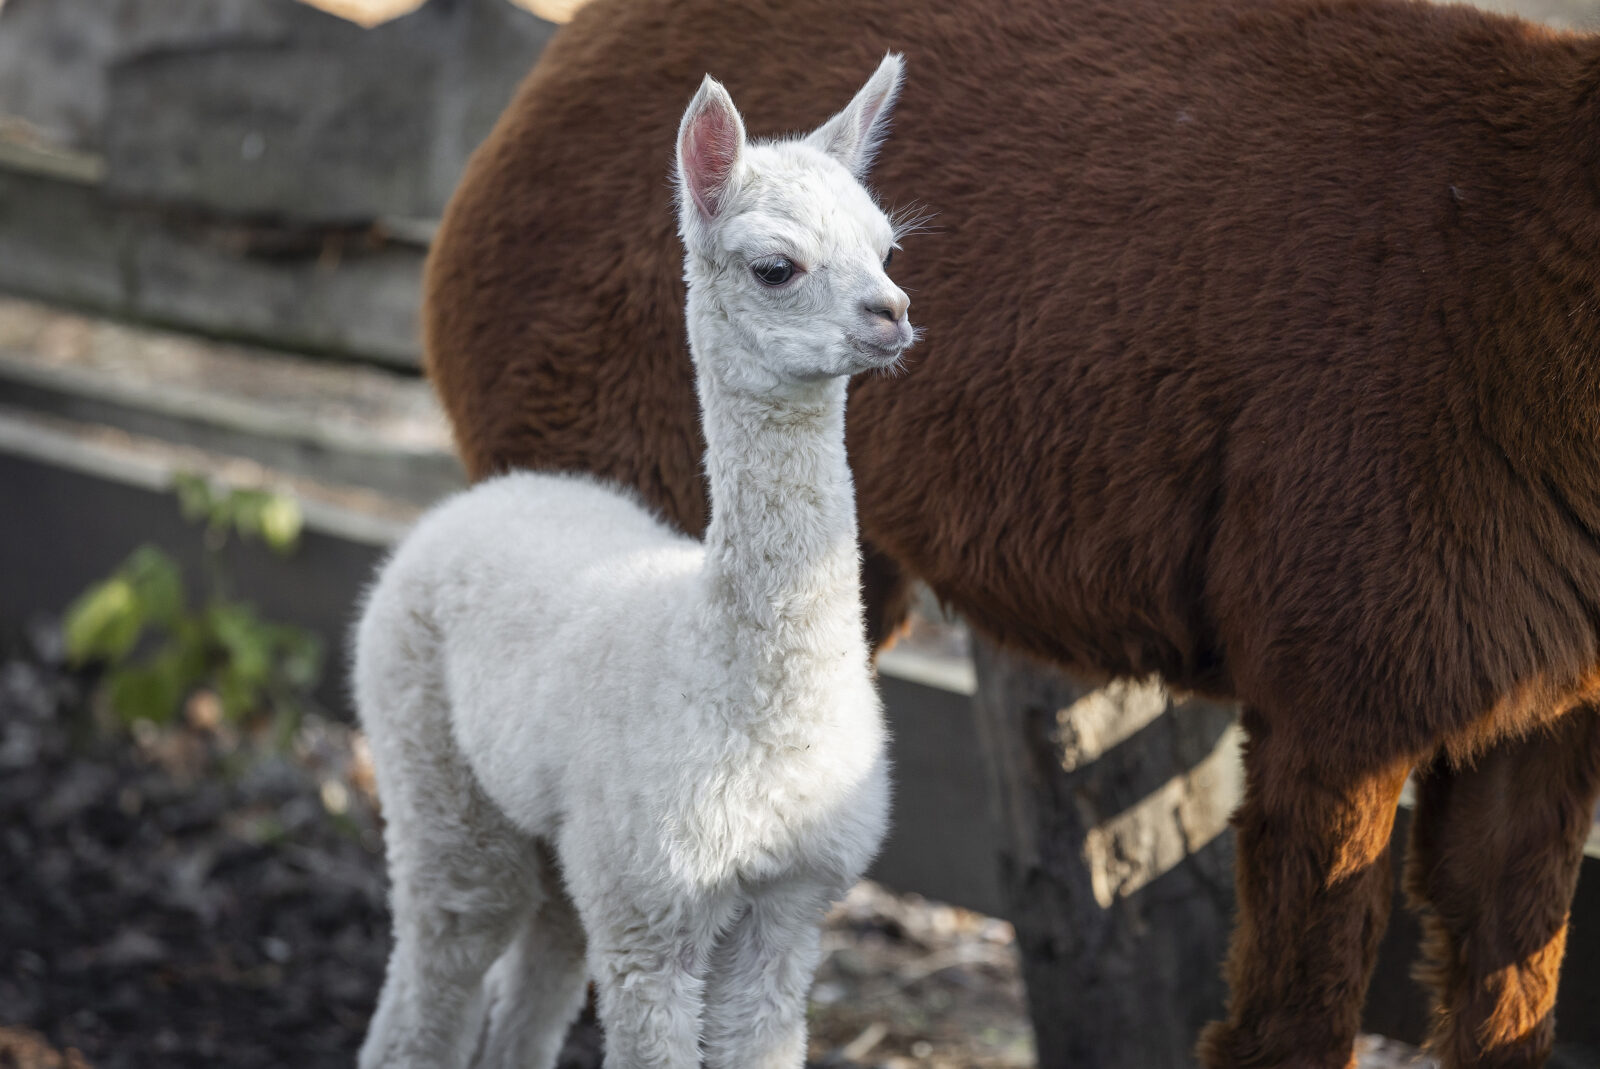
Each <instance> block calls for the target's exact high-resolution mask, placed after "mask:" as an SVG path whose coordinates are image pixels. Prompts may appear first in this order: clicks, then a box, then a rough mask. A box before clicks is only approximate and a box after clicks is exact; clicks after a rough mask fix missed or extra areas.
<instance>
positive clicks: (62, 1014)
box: [0, 630, 388, 1069]
mask: <svg viewBox="0 0 1600 1069" xmlns="http://www.w3.org/2000/svg"><path fill="white" fill-rule="evenodd" d="M4 653H5V654H6V656H4V657H0V828H3V831H0V1025H21V1026H25V1027H28V1028H31V1029H34V1030H36V1031H38V1032H40V1033H42V1034H43V1035H44V1036H46V1037H47V1038H48V1039H49V1040H50V1041H51V1042H52V1043H54V1044H57V1045H58V1046H61V1047H76V1048H77V1049H78V1050H80V1051H82V1052H83V1054H84V1055H85V1056H87V1058H88V1059H89V1060H90V1061H91V1062H92V1063H93V1064H94V1065H96V1066H98V1067H99V1069H119V1067H123V1066H126V1067H129V1069H134V1067H143V1066H153V1065H163V1066H174V1067H177V1066H208V1067H209V1066H215V1065H218V1064H226V1065H229V1066H238V1067H241V1069H245V1067H254V1066H263V1067H265V1066H273V1067H279V1066H286V1065H294V1066H298V1067H304V1069H313V1067H320V1066H341V1067H342V1066H349V1065H350V1064H352V1062H353V1058H354V1054H355V1050H356V1047H357V1045H358V1044H359V1042H360V1038H361V1035H362V1030H363V1028H364V1026H365V1023H366V1019H367V1015H368V1013H369V1012H370V1011H371V1007H372V1004H373V1001H374V998H375V996H376V993H377V985H378V983H379V980H380V978H381V976H382V974H383V965H384V957H385V954H386V953H387V940H388V936H387V924H388V918H387V912H386V909H385V906H384V885H383V881H382V877H381V873H380V869H379V867H378V866H377V865H375V864H374V849H375V845H376V843H377V825H376V821H375V819H374V817H373V815H372V813H371V811H370V809H368V808H367V807H365V806H364V805H362V804H360V800H359V799H355V800H354V801H351V802H350V804H349V805H348V806H347V808H346V810H345V812H344V813H342V814H336V813H334V812H330V810H329V808H328V807H327V806H326V805H323V804H321V797H320V784H319V783H318V781H317V776H316V770H315V762H314V760H313V761H309V762H303V761H296V760H293V759H291V758H289V757H288V756H276V755H272V756H261V755H253V754H250V753H249V751H248V746H249V743H247V742H240V741H239V740H237V739H236V738H234V737H232V735H231V733H228V732H217V731H195V730H181V731H175V732H168V733H155V732H148V731H147V732H143V733H141V734H140V736H139V738H138V739H137V741H133V742H131V744H130V741H129V740H127V739H125V738H117V737H115V736H114V735H113V736H110V737H108V736H107V735H106V734H105V733H104V732H102V731H98V730H96V729H95V728H94V725H93V724H92V723H91V715H90V713H89V704H88V702H87V700H86V694H87V681H86V680H85V679H84V678H83V677H81V676H76V675H73V674H70V673H66V672H64V671H61V670H60V666H59V664H58V663H57V656H56V654H57V650H56V645H55V642H54V639H53V638H52V637H51V635H50V633H49V632H47V631H43V630H41V631H40V632H38V633H36V634H35V635H34V636H33V639H32V641H28V642H25V643H12V644H11V648H10V649H7V650H5V651H4ZM306 756H310V757H312V758H314V757H315V756H316V755H315V754H309V755H306ZM346 800H347V801H350V800H349V798H348V795H347V799H346Z"/></svg>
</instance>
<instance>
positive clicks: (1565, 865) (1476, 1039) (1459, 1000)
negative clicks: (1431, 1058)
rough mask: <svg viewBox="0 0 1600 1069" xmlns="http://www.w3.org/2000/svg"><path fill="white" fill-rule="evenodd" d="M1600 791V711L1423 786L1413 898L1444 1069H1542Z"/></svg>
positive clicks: (1442, 772) (1437, 774)
mask: <svg viewBox="0 0 1600 1069" xmlns="http://www.w3.org/2000/svg"><path fill="white" fill-rule="evenodd" d="M1597 794H1600V714H1597V713H1596V711H1595V710H1593V709H1581V710H1578V711H1576V712H1573V713H1569V714H1568V715H1567V716H1565V717H1564V718H1562V719H1561V720H1560V721H1558V722H1557V723H1556V724H1555V725H1553V726H1552V727H1551V729H1550V730H1548V731H1545V732H1540V733H1538V734H1535V735H1533V736H1531V737H1529V738H1524V739H1517V740H1512V741H1507V742H1503V743H1501V744H1499V745H1498V746H1496V747H1495V748H1494V749H1492V750H1490V751H1489V752H1488V753H1486V754H1485V755H1483V756H1482V757H1481V758H1480V759H1479V760H1478V761H1476V762H1475V763H1473V764H1472V765H1471V766H1470V767H1466V768H1459V769H1451V768H1450V767H1449V765H1448V764H1447V763H1445V762H1444V761H1443V760H1441V761H1439V762H1436V763H1435V764H1434V765H1433V766H1432V767H1431V768H1430V769H1429V770H1428V772H1427V774H1426V775H1425V776H1424V777H1422V778H1421V779H1420V781H1419V783H1418V804H1417V812H1416V816H1415V818H1414V823H1413V825H1412V828H1413V830H1412V836H1411V855H1410V859H1409V861H1408V864H1407V866H1406V889H1407V892H1408V893H1409V895H1410V896H1411V898H1412V901H1413V902H1414V903H1415V905H1416V906H1417V907H1418V909H1419V911H1420V913H1421V915H1422V921H1423V931H1424V934H1425V945H1424V956H1425V963H1424V966H1423V969H1422V970H1421V972H1422V975H1423V977H1424V978H1425V979H1426V980H1428V981H1429V982H1430V983H1431V985H1432V987H1433V990H1434V998H1435V1016H1434V1024H1433V1029H1432V1035H1431V1037H1430V1046H1432V1047H1433V1049H1434V1050H1435V1052H1436V1053H1437V1054H1438V1056H1439V1057H1440V1059H1441V1061H1442V1063H1443V1065H1444V1066H1445V1069H1462V1067H1465V1066H1474V1067H1480V1066H1481V1067H1489V1066H1493V1067H1497V1069H1498V1067H1507V1069H1509V1067H1513V1066H1515V1067H1529V1069H1531V1067H1533V1066H1539V1065H1543V1064H1544V1061H1545V1058H1546V1057H1547V1056H1548V1055H1549V1053H1550V1045H1551V1042H1552V1041H1553V1039H1554V1035H1555V1015H1554V1009H1555V1000H1556V983H1557V979H1558V974H1559V972H1560V968H1561V956H1562V952H1563V950H1564V949H1565V946H1566V932H1567V911H1568V908H1569V907H1570V906H1571V903H1572V893H1573V888H1574V886H1575V885H1576V883H1577V878H1578V867H1579V865H1580V863H1581V862H1582V860H1583V843H1584V839H1585V837H1586V836H1587V835H1588V832H1589V828H1590V825H1591V822H1592V820H1593V814H1594V806H1595V799H1596V795H1597Z"/></svg>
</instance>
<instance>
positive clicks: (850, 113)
mask: <svg viewBox="0 0 1600 1069" xmlns="http://www.w3.org/2000/svg"><path fill="white" fill-rule="evenodd" d="M900 70H901V64H900V58H899V57H898V56H895V55H890V56H888V57H886V58H885V59H884V61H883V63H882V65H881V66H880V67H879V68H878V70H877V72H876V73H875V74H874V75H873V76H872V78H871V79H870V80H869V81H868V82H867V83H866V85H865V86H864V87H863V88H862V89H861V91H860V92H859V93H858V94H857V95H856V97H855V99H854V100H853V101H851V103H850V105H849V107H847V108H846V109H845V110H844V111H842V112H840V113H839V114H838V115H836V116H834V117H833V118H832V119H830V120H829V121H828V122H827V123H826V124H824V125H823V126H822V127H821V128H820V129H818V130H817V131H816V132H814V133H812V134H810V135H809V136H807V137H805V138H803V139H798V140H789V141H778V142H774V143H762V144H753V143H748V142H747V141H746V139H745V133H744V125H743V123H742V121H741V120H740V118H739V114H738V112H737V111H736V110H735V109H734V106H733V102H732V101H731V100H730V99H729V97H728V94H727V92H726V91H725V90H724V89H723V88H722V86H720V85H719V84H717V83H716V82H715V81H713V80H711V79H710V78H707V79H706V80H705V82H704V84H703V85H702V86H701V87H700V91H699V93H698V94H696V96H695V98H694V100H693V102H692V103H691V104H690V105H689V109H688V111H687V112H686V113H685V115H684V117H683V122H682V125H681V126H680V128H679V132H678V179H679V229H680V233H681V235H682V238H683V243H684V246H685V250H686V256H685V268H684V272H685V278H686V280H687V282H688V309H687V310H688V325H689V340H690V347H691V350H692V352H693V355H694V365H695V373H696V383H697V387H698V390H699V395H700V405H701V410H702V416H703V420H704V427H705V436H706V443H707V455H706V470H707V474H708V478H709V482H710V491H711V504H712V519H711V524H710V527H709V529H708V530H707V532H706V537H705V541H704V543H701V542H697V541H694V540H692V539H688V538H685V537H683V536H682V535H680V534H677V533H675V532H674V531H672V530H670V529H668V528H667V527H666V526H665V525H663V524H662V523H661V522H659V521H658V520H657V519H655V518H654V517H653V516H652V515H651V514H650V512H648V511H647V510H645V509H644V508H641V507H640V506H639V504H638V503H637V501H636V500H635V499H634V498H633V497H631V496H630V495H628V494H625V493H623V492H620V491H619V490H617V489H616V488H614V487H610V486H606V485H601V484H598V483H596V482H594V481H592V480H590V479H587V478H579V477H573V476H560V475H534V474H516V475H508V476H505V477H503V478H499V479H496V480H493V481H491V482H487V483H484V484H482V485H480V486H478V487H476V488H474V489H472V490H470V491H467V492H466V493H463V494H461V495H459V496H457V497H455V498H453V499H451V500H450V501H448V502H446V503H445V504H443V505H441V506H440V507H439V508H437V509H435V510H434V511H433V512H431V513H429V514H428V515H427V516H426V517H425V518H424V519H423V520H422V522H421V523H420V524H419V525H418V526H417V528H416V530H415V531H414V532H412V534H411V535H410V536H409V537H408V538H407V539H406V540H405V541H404V543H403V544H402V545H401V546H400V548H399V549H398V550H397V551H396V553H395V555H394V557H393V559H392V560H391V561H390V562H389V564H388V565H387V567H386V568H385V569H384V572H383V574H382V576H381V578H380V579H379V581H378V584H377V586H376V587H375V589H374V590H373V591H372V594H371V598H370V600H369V602H368V604H367V607H366V612H365V615H364V616H363V618H362V620H361V624H360V627H359V630H358V632H357V650H356V665H355V689H356V698H357V701H358V704H359V707H360V712H361V719H362V722H363V724H364V725H365V726H366V730H367V732H368V734H369V736H370V739H371V743H372V751H373V757H374V760H375V763H376V766H377V779H378V790H379V794H380V795H381V797H382V800H383V807H384V815H385V817H386V819H387V822H388V826H387V845H388V860H389V871H390V876H391V879H392V883H393V905H394V923H395V948H394V954H393V957H392V958H391V959H390V962H389V971H388V977H387V979H386V981H385V983H384V988H383V995H382V997H381V999H380V1000H379V1004H378V1009H377V1012H376V1013H375V1014H374V1016H373V1020H372V1024H371V1027H370V1030H369V1032H368V1035H367V1039H366V1043H365V1045H364V1046H363V1047H362V1050H361V1062H360V1064H361V1066H362V1067H363V1069H377V1067H379V1066H383V1067H389V1069H398V1067H410V1069H447V1067H460V1066H466V1065H468V1064H473V1065H481V1066H492V1067H496V1069H512V1067H516V1069H543V1067H548V1066H550V1065H552V1064H553V1063H554V1061H555V1058H556V1054H557V1051H558V1049H559V1047H560V1045H561V1042H562V1039H563V1036H564V1034H565V1031H566V1028H567V1025H568V1023H569V1021H570V1020H571V1019H572V1017H573V1016H574V1015H575V1013H576V1011H577V1010H578V1008H579V1006H580V1004H581V1002H582V999H583V992H584V985H585V979H586V977H587V978H592V979H593V980H594V981H595V983H596V985H597V988H598V992H599V1007H600V1016H601V1022H602V1024H603V1025H604V1028H605V1034H606V1050H607V1065H608V1066H611V1067H613V1069H618V1067H623V1069H634V1067H646V1066H651V1067H663V1069H665V1067H671V1069H695V1067H697V1066H699V1065H700V1064H701V1059H702V1057H703V1058H704V1059H705V1062H706V1064H708V1065H710V1066H712V1067H718V1069H778V1067H783V1069H795V1067H798V1066H800V1065H801V1064H802V1062H803V1060H804V1053H805V1008H806V993H807V990H808V989H809V987H810V984H811V978H812V974H813V971H814V969H815V966H816V961H817V955H818V935H819V925H820V922H821V919H822V915H823V913H824V911H825V910H826V908H827V906H828V904H829V902H830V901H832V900H833V899H835V898H837V897H838V896H839V895H840V894H842V893H843V892H844V890H845V889H846V888H847V887H848V886H849V885H850V884H851V883H852V882H853V881H855V880H856V879H857V878H858V877H859V876H860V875H861V873H862V872H863V870H864V869H865V868H866V866H867V864H868V862H869V861H870V860H871V858H872V856H873V854H874V853H875V852H876V850H877V848H878V843H879V840H880V839H881V838H882V835H883V831H884V825H885V819H886V811H887V805H888V785H887V767H886V759H885V754H884V742H885V740H884V728H883V723H882V716H881V710H880V708H879V703H878V698H877V695H876V692H875V690H874V688H873V684H872V679H871V676H870V668H869V665H868V658H867V647H866V643H865V640H864V638H863V628H862V618H861V602H860V588H859V562H858V559H857V548H856V519H855V499H854V491H853V488H852V484H851V479H850V470H849V468H848V466H847V465H846V462H845V448H844V409H845V386H846V380H847V378H848V376H850V375H852V374H854V373H856V372H860V371H866V370H872V369H884V368H889V367H892V366H893V365H894V364H895V363H896V362H897V361H898V360H899V358H900V355H901V353H902V352H903V351H904V350H905V348H906V347H907V346H909V345H910V344H911V341H912V331H911V328H910V326H909V325H908V324H907V321H906V307H907V304H908V302H907V299H906V296H905V294H904V293H902V292H901V291H900V290H899V289H898V288H897V287H896V286H895V285H894V284H893V283H892V282H890V281H889V278H888V276H887V275H886V274H885V268H886V266H887V259H888V255H889V252H890V249H891V248H892V246H893V243H894V232H893V229H892V227H891V225H890V223H889V221H888V220H887V219H886V218H885V217H884V215H883V213H882V212H881V211H879V209H878V208H877V206H876V205H875V204H874V203H873V200H872V198H871V196H870V195H869V194H868V193H867V192H866V191H865V190H864V189H863V188H862V187H861V185H860V183H859V181H858V179H859V177H860V176H861V175H862V174H864V172H865V170H866V167H867V165H868V163H869V162H870V159H871V155H872V152H873V150H874V148H875V146H876V143H877V141H878V139H879V137H880V136H881V134H882V131H883V127H884V124H885V122H886V120H887V117H888V112H889V109H890V106H891V105H892V103H893V100H894V96H895V94H896V92H897V90H898V87H899V82H900ZM558 252H559V250H552V253H558Z"/></svg>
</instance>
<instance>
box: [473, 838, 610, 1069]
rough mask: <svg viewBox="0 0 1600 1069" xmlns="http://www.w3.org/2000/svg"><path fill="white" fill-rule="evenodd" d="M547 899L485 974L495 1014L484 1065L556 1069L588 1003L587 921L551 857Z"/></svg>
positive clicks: (546, 869) (544, 873)
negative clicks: (583, 920) (569, 1030)
mask: <svg viewBox="0 0 1600 1069" xmlns="http://www.w3.org/2000/svg"><path fill="white" fill-rule="evenodd" d="M540 869H541V878H542V883H543V891H544V895H545V897H544V900H543V903H542V904H541V905H540V906H539V908H538V909H537V910H535V911H533V912H532V913H530V914H529V915H528V917H527V919H526V920H525V921H524V922H523V926H522V928H521V929H520V930H519V931H518V932H517V934H516V936H515V937H514V938H513V939H512V941H511V945H510V946H509V947H507V948H506V951H505V953H504V954H502V955H500V959H499V960H498V961H496V962H495V963H494V967H493V968H491V969H490V970H489V975H488V976H487V977H485V978H484V991H485V994H486V995H487V998H488V1001H489V1019H488V1024H487V1031H486V1033H485V1037H484V1042H483V1048H482V1051H481V1053H480V1055H479V1057H478V1059H477V1061H476V1062H475V1063H474V1065H475V1066H477V1069H550V1067H551V1066H553V1065H555V1064H556V1059H557V1057H558V1056H559V1055H560V1054H561V1046H562V1043H563V1042H564V1041H565V1040H566V1037H567V1028H568V1026H569V1025H571V1023H572V1020H573V1018H574V1017H576V1016H577V1014H578V1011H579V1010H580V1009H582V1008H583V995H584V989H585V987H586V986H587V978H588V973H587V972H586V971H585V968H584V937H583V924H582V923H581V922H580V921H579V919H578V913H577V911H576V910H575V909H574V908H573V906H572V901H571V899H569V898H568V897H567V895H566V891H565V890H564V889H563V888H562V886H561V877H560V873H559V871H558V870H557V869H556V867H555V865H554V864H553V863H551V862H550V860H549V859H548V857H546V858H545V861H544V863H543V864H542V865H541V866H540Z"/></svg>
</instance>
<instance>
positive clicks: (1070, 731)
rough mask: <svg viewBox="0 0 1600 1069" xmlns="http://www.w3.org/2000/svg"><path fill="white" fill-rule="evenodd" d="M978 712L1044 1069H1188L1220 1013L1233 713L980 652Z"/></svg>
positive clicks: (1235, 761) (1006, 887)
mask: <svg viewBox="0 0 1600 1069" xmlns="http://www.w3.org/2000/svg"><path fill="white" fill-rule="evenodd" d="M976 645H977V649H976V659H977V668H978V693H977V700H976V702H975V708H976V713H977V717H978V733H979V737H980V739H981V740H982V743H983V747H984V750H985V759H986V763H987V766H988V770H989V775H990V778H991V785H992V789H993V797H994V798H995V799H996V800H997V802H998V804H999V806H1000V809H1001V813H1000V821H999V823H1000V826H1001V829H1002V841H1001V843H1000V850H999V853H1000V881H1001V887H1002V893H1003V895H1004V897H1005V899H1006V901H1007V902H1008V906H1009V915H1010V919H1011V920H1012V921H1013V923H1014V924H1015V925H1016V928H1017V936H1018V943H1019V946H1020V947H1021V950H1022V955H1023V971H1024V976H1025V978H1026V980H1027V984H1028V1001H1029V1007H1030V1010H1031V1012H1032V1016H1033V1024H1034V1029H1035V1031H1036V1033H1037V1038H1038V1048H1039V1065H1040V1066H1041V1069H1100V1067H1105V1069H1126V1067H1129V1066H1138V1067H1140V1069H1169V1067H1171V1069H1176V1067H1185V1066H1191V1065H1193V1064H1195V1063H1194V1057H1193V1053H1192V1051H1193V1047H1194V1042H1195V1039H1196V1036H1197V1035H1198V1033H1199V1030H1200V1027H1201V1026H1202V1025H1203V1024H1204V1023H1205V1022H1206V1021H1208V1020H1211V1019H1213V1018H1215V1017H1216V1016H1217V1015H1219V1014H1220V1013H1221V1012H1222V1004H1223V995H1224V986H1223V982H1222V962H1223V958H1224V956H1225V954H1226V950H1227V940H1228V932H1229V928H1230V926H1231V921H1232V909H1233V835H1232V830H1231V829H1230V828H1228V826H1227V818H1228V814H1229V813H1230V812H1231V811H1232V809H1233V806H1234V805H1235V804H1236V801H1237V798H1238V794H1239V789H1240V787H1241V785H1242V774H1243V773H1242V769H1241V767H1240V763H1239V757H1238V740H1239V738H1240V731H1239V728H1238V727H1237V725H1236V723H1235V720H1236V716H1235V709H1234V708H1233V707H1232V706H1228V705H1219V704H1215V703H1212V702H1206V701H1200V700H1188V701H1175V700H1174V699H1173V698H1172V697H1171V696H1170V695H1169V694H1168V692H1167V691H1166V690H1165V688H1163V687H1161V686H1160V685H1158V684H1155V683H1113V684H1110V685H1108V686H1104V687H1100V688H1095V687H1092V686H1089V685H1086V684H1084V683H1081V682H1077V681H1075V680H1073V679H1071V678H1070V677H1068V676H1066V675H1063V674H1061V673H1059V672H1055V671H1052V670H1049V669H1046V668H1043V667H1041V666H1039V665H1037V664H1036V663H1034V662H1032V661H1028V660H1025V659H1022V658H1019V657H1016V656H1014V655H1011V654H1008V653H1005V652H1003V651H1000V650H997V649H996V648H994V647H993V646H991V645H988V644H986V643H984V642H983V641H981V640H979V641H978V642H977V644H976Z"/></svg>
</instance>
